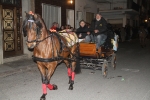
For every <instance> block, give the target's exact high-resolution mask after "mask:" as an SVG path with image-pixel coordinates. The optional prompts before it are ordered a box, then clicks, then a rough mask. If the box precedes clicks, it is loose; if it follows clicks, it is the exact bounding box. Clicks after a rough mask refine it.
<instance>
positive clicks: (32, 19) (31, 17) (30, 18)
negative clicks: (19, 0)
mask: <svg viewBox="0 0 150 100" xmlns="http://www.w3.org/2000/svg"><path fill="white" fill-rule="evenodd" d="M28 21H29V22H34V16H33V15H31V14H29V19H28Z"/></svg>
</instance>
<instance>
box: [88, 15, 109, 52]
mask: <svg viewBox="0 0 150 100" xmlns="http://www.w3.org/2000/svg"><path fill="white" fill-rule="evenodd" d="M90 29H91V30H92V34H93V36H94V39H93V42H95V43H96V49H97V50H98V49H99V47H100V46H101V45H102V44H103V43H104V42H105V40H106V39H107V21H106V20H105V19H104V18H103V17H102V15H101V13H97V14H96V17H95V19H94V20H93V21H92V22H91V27H90Z"/></svg>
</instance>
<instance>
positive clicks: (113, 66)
mask: <svg viewBox="0 0 150 100" xmlns="http://www.w3.org/2000/svg"><path fill="white" fill-rule="evenodd" d="M111 67H112V68H114V70H115V69H116V53H114V54H113V55H112V57H111Z"/></svg>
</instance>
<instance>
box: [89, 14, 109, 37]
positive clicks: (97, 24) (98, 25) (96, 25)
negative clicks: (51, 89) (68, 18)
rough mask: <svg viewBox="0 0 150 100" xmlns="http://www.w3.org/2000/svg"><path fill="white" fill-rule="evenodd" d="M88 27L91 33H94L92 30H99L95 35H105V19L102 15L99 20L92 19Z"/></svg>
mask: <svg viewBox="0 0 150 100" xmlns="http://www.w3.org/2000/svg"><path fill="white" fill-rule="evenodd" d="M90 29H91V30H92V31H93V33H94V30H99V32H98V33H96V34H95V35H99V34H106V35H107V21H106V20H105V19H104V18H103V17H101V20H99V21H97V20H96V19H94V20H93V21H92V23H91V27H90Z"/></svg>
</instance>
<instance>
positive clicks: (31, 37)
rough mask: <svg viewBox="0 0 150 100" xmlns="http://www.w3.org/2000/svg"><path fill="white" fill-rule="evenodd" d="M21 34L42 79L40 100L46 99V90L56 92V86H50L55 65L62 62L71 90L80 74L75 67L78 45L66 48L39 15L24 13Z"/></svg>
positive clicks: (63, 42)
mask: <svg viewBox="0 0 150 100" xmlns="http://www.w3.org/2000/svg"><path fill="white" fill-rule="evenodd" d="M23 33H24V36H27V43H26V44H27V47H28V48H29V49H33V60H34V61H36V63H37V66H38V68H39V71H40V73H41V77H42V89H43V94H42V96H41V98H40V100H45V99H46V94H47V88H48V89H50V90H56V89H57V85H55V84H50V78H51V77H52V75H53V73H54V71H55V69H56V67H57V65H58V64H59V63H60V62H62V61H64V63H65V64H66V66H67V69H68V76H69V84H70V85H69V90H72V89H73V84H74V78H75V73H80V71H81V70H80V66H77V64H78V63H76V62H77V61H78V60H77V54H78V43H76V44H74V45H73V46H72V47H68V46H67V41H66V39H65V38H64V37H62V36H60V35H59V34H58V33H54V32H50V31H48V30H47V28H46V26H45V23H44V21H43V19H42V18H41V16H40V15H38V14H33V13H31V12H30V13H26V19H25V20H24V22H23Z"/></svg>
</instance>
